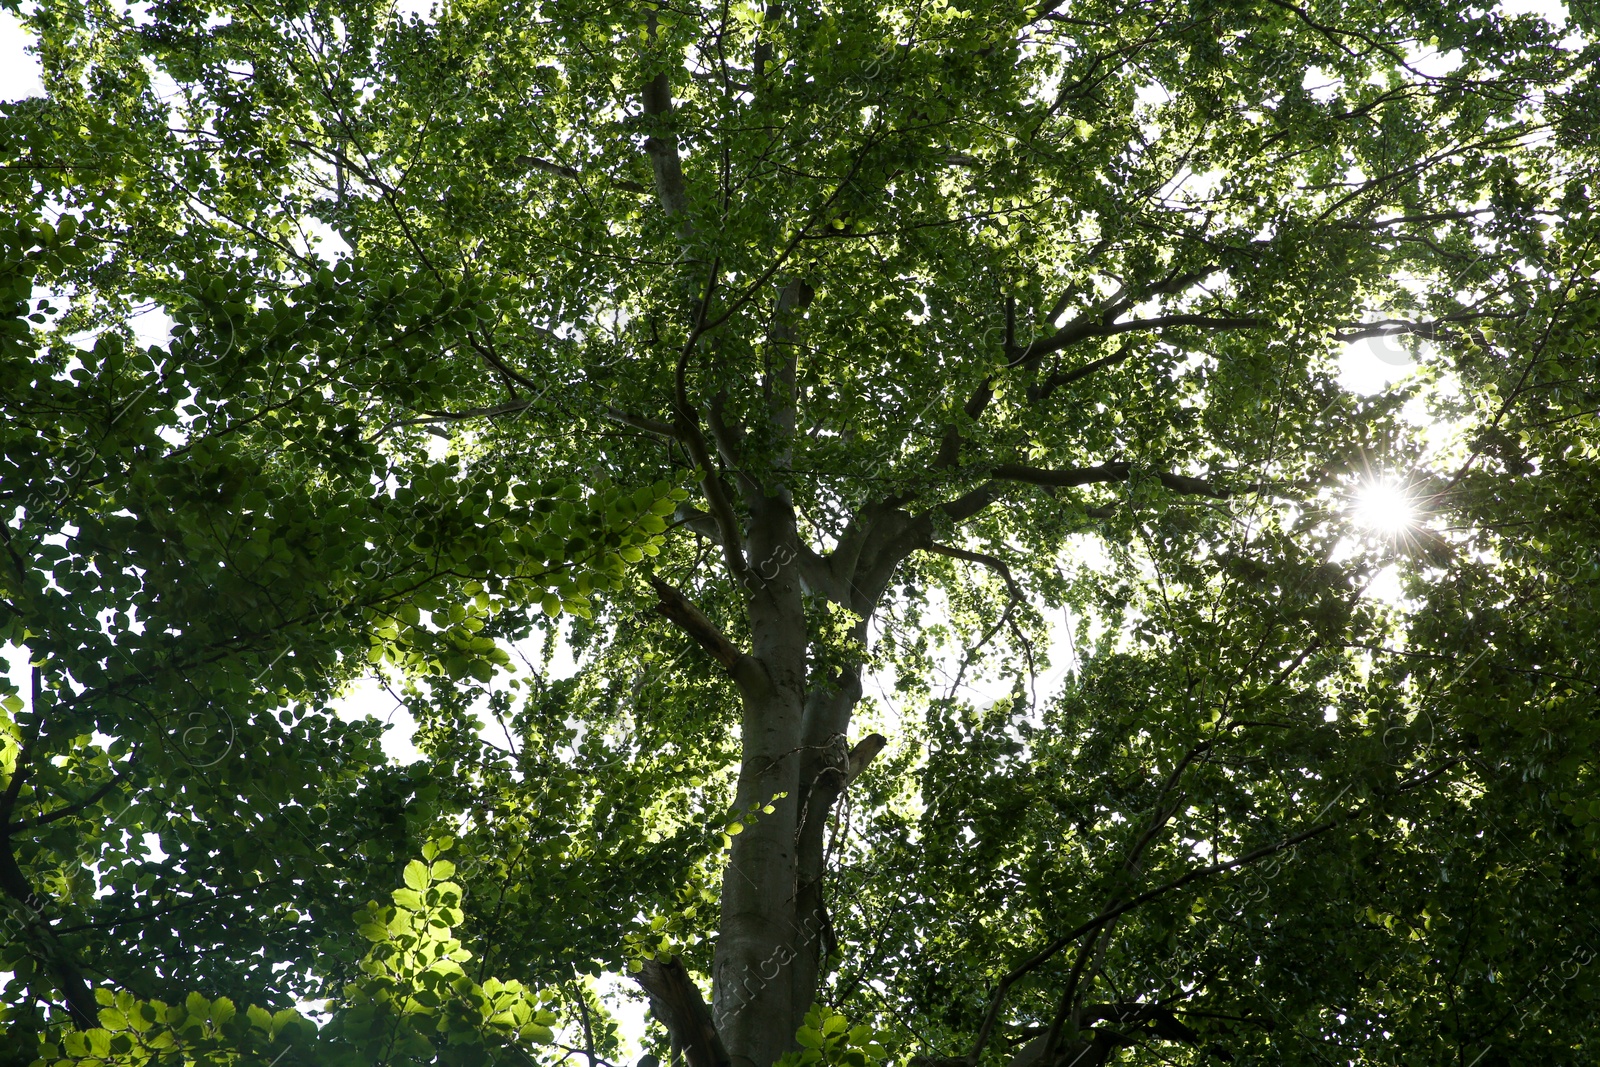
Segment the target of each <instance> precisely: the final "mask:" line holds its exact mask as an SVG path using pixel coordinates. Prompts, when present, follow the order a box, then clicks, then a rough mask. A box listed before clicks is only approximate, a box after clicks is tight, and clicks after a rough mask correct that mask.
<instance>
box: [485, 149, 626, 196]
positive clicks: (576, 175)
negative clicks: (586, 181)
mask: <svg viewBox="0 0 1600 1067" xmlns="http://www.w3.org/2000/svg"><path fill="white" fill-rule="evenodd" d="M512 162H513V163H515V164H516V165H517V166H519V167H521V168H522V169H523V170H537V171H543V172H544V173H546V174H554V175H556V176H557V177H560V178H570V179H572V180H573V181H575V182H579V183H581V182H582V181H583V172H582V171H580V170H579V169H578V168H576V167H569V166H566V165H565V164H563V163H555V162H552V161H551V160H548V159H540V158H539V157H538V156H518V157H517V158H516V159H514V160H512ZM607 181H609V182H610V183H611V184H612V185H614V186H616V187H617V188H618V189H623V190H625V191H627V192H630V193H647V192H649V191H650V190H648V189H646V188H645V187H644V186H642V185H640V184H639V183H638V182H632V181H628V180H627V179H626V178H610V177H608V178H607Z"/></svg>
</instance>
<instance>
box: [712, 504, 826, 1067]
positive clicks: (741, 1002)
mask: <svg viewBox="0 0 1600 1067" xmlns="http://www.w3.org/2000/svg"><path fill="white" fill-rule="evenodd" d="M762 511H764V512H765V514H760V515H758V516H757V521H756V522H754V523H753V524H752V536H751V539H750V545H749V550H750V556H751V559H752V560H753V561H755V562H756V563H757V567H756V570H757V573H758V574H761V578H760V581H759V583H758V586H757V588H755V589H753V590H752V591H751V595H750V601H749V621H750V629H751V654H752V657H753V658H754V659H755V660H756V661H757V662H758V663H759V664H760V665H761V667H762V672H761V673H762V677H761V678H760V680H759V681H757V682H755V683H752V684H744V685H741V690H742V694H741V695H742V698H743V721H742V723H741V727H742V733H741V737H742V742H743V744H742V748H743V751H742V758H741V765H740V770H739V789H738V797H737V800H736V804H737V806H738V808H739V810H741V811H750V809H752V808H757V809H759V808H760V807H761V806H764V805H769V804H770V805H771V806H772V808H773V810H772V812H770V813H766V812H761V811H759V810H757V811H755V812H754V813H753V817H752V818H751V819H749V820H747V821H746V822H745V825H744V829H743V831H742V832H741V833H739V834H737V835H735V836H734V838H733V847H732V854H731V855H730V856H729V859H728V867H727V870H726V871H725V872H724V874H723V879H722V923H721V929H720V930H719V931H718V937H717V949H716V957H715V960H714V961H713V973H712V1011H713V1015H714V1018H715V1020H716V1024H717V1029H718V1031H719V1032H720V1033H721V1035H722V1040H723V1044H724V1045H725V1046H726V1048H727V1050H728V1055H729V1058H730V1059H731V1061H732V1062H733V1064H734V1065H735V1067H769V1065H770V1064H771V1063H772V1062H773V1061H774V1060H776V1059H777V1058H778V1057H779V1056H780V1055H782V1054H783V1052H784V1051H786V1050H787V1049H788V1048H790V1047H791V1045H792V1044H793V1041H794V1033H795V1030H796V1029H797V1028H798V1026H799V1022H800V1020H799V1019H798V1018H796V1017H795V1015H794V1008H793V1005H794V1000H795V994H794V978H795V971H794V969H793V967H792V966H791V964H792V963H793V961H794V959H795V957H796V954H797V952H798V951H799V948H800V946H801V943H802V942H803V940H804V937H803V934H802V930H801V927H800V925H799V923H798V922H797V920H796V914H795V904H796V883H797V877H798V870H799V867H798V850H797V842H796V833H795V831H796V827H797V826H798V825H799V811H800V802H801V792H802V787H801V780H800V766H801V753H802V750H803V741H802V737H803V731H804V727H805V700H806V658H807V657H806V653H807V647H806V646H807V640H806V620H805V608H804V604H803V602H802V600H801V596H800V588H799V583H798V580H797V577H796V575H795V573H794V569H793V568H792V567H788V566H781V565H780V566H778V567H776V568H769V569H767V571H766V572H765V573H762V568H761V567H760V566H759V562H760V561H761V560H764V559H776V560H780V561H784V562H787V561H788V560H792V559H793V558H794V556H795V553H794V550H793V545H794V541H795V529H794V522H793V517H792V512H790V510H789V509H788V507H787V506H786V505H785V504H783V503H782V502H780V501H777V500H769V501H768V502H767V506H766V507H765V508H763V509H762ZM767 574H771V575H772V577H770V578H768V577H767Z"/></svg>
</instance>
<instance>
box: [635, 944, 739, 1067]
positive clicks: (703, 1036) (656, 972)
mask: <svg viewBox="0 0 1600 1067" xmlns="http://www.w3.org/2000/svg"><path fill="white" fill-rule="evenodd" d="M634 980H635V981H637V982H638V983H639V985H640V987H641V988H642V989H643V990H644V991H645V992H646V993H647V994H649V996H650V1007H651V1008H652V1009H653V1010H654V1011H655V1013H656V1018H658V1019H660V1020H661V1022H662V1024H663V1025H665V1026H666V1028H667V1029H668V1030H669V1031H670V1032H671V1033H672V1036H673V1039H674V1041H675V1043H676V1044H678V1045H680V1046H682V1048H683V1051H684V1056H685V1058H686V1059H687V1060H688V1061H689V1067H731V1064H732V1061H731V1060H730V1059H729V1058H728V1050H727V1049H725V1048H723V1046H722V1038H721V1037H720V1036H719V1035H718V1034H717V1027H716V1024H715V1023H714V1022H712V1019H711V1009H710V1008H709V1007H707V1006H706V1002H705V998H704V997H702V996H701V995H700V990H699V989H697V988H695V984H694V980H693V979H692V978H690V977H689V972H688V971H686V970H684V967H683V964H682V962H680V961H679V960H676V959H674V960H670V961H668V962H666V963H662V962H661V961H660V960H645V961H644V966H643V968H641V969H640V971H639V973H638V974H637V975H635V976H634Z"/></svg>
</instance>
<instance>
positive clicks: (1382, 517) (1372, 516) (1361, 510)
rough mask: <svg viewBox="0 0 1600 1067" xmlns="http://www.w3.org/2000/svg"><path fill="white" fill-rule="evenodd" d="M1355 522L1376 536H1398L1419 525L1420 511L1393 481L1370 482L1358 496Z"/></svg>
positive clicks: (1354, 510)
mask: <svg viewBox="0 0 1600 1067" xmlns="http://www.w3.org/2000/svg"><path fill="white" fill-rule="evenodd" d="M1353 514H1354V516H1355V520H1356V522H1358V523H1360V524H1361V525H1362V526H1365V527H1366V528H1367V529H1369V530H1373V531H1375V532H1377V533H1381V534H1388V535H1391V536H1393V535H1397V534H1401V533H1404V532H1405V531H1406V530H1408V529H1410V528H1411V527H1412V526H1414V525H1415V524H1416V521H1417V508H1416V504H1415V503H1413V502H1412V500H1411V497H1410V495H1409V494H1407V493H1406V491H1405V488H1404V487H1403V486H1401V485H1399V484H1398V483H1396V482H1394V481H1390V480H1385V481H1377V482H1369V483H1368V484H1367V485H1366V486H1364V487H1363V488H1362V489H1360V490H1359V491H1358V492H1357V493H1356V495H1355V506H1354V508H1353Z"/></svg>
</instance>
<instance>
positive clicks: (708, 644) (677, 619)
mask: <svg viewBox="0 0 1600 1067" xmlns="http://www.w3.org/2000/svg"><path fill="white" fill-rule="evenodd" d="M650 587H651V588H652V589H654V590H655V592H656V596H657V597H659V598H660V601H659V603H657V604H656V611H657V613H659V614H660V615H661V616H662V617H663V618H665V619H667V620H668V621H670V622H671V623H672V624H673V625H674V626H676V627H677V628H678V629H680V630H682V631H683V632H684V633H685V634H687V635H688V636H689V637H690V638H691V639H693V641H694V642H695V644H697V645H699V646H700V647H701V648H703V649H705V650H706V651H707V652H709V653H711V658H712V659H714V660H716V661H717V663H718V664H720V665H721V666H722V668H723V669H724V670H726V671H727V672H728V674H729V675H731V676H732V677H733V679H734V680H735V681H737V682H740V683H741V684H748V683H750V682H751V681H752V680H753V674H752V672H758V671H760V669H761V668H760V666H759V665H758V664H757V663H756V661H755V660H754V659H753V658H752V657H750V656H749V655H746V654H745V653H744V652H742V651H740V649H739V647H738V646H737V645H735V644H734V643H733V642H732V641H730V640H728V639H727V637H725V636H723V633H722V631H721V630H720V629H718V628H717V624H716V623H714V622H712V621H711V620H710V619H708V618H706V616H705V614H704V613H703V612H701V610H700V609H699V608H697V607H695V606H694V604H693V603H692V602H691V601H690V600H689V598H688V597H686V596H684V595H683V592H682V591H681V590H679V589H678V588H677V587H676V586H674V585H669V584H668V583H666V582H664V581H662V580H661V579H660V578H658V577H656V576H655V575H653V574H652V575H651V576H650Z"/></svg>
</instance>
